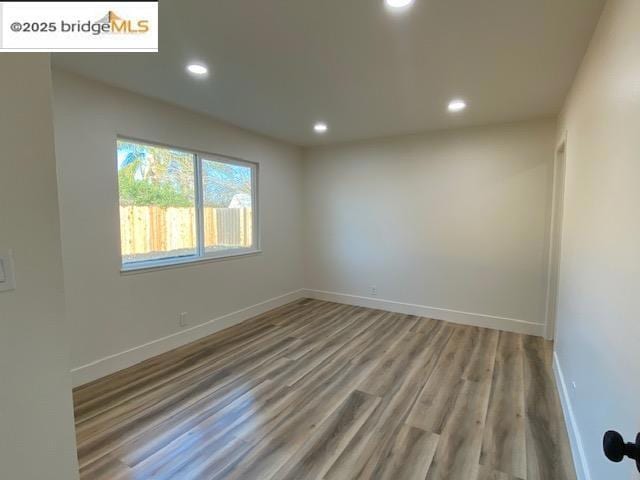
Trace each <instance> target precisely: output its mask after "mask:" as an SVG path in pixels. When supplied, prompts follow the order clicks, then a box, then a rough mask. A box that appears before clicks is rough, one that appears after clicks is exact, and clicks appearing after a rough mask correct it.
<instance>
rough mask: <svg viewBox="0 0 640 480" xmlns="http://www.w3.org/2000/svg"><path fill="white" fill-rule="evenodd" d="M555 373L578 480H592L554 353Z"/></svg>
mask: <svg viewBox="0 0 640 480" xmlns="http://www.w3.org/2000/svg"><path fill="white" fill-rule="evenodd" d="M553 373H554V376H555V379H556V387H557V388H558V393H559V394H560V403H561V404H562V412H563V413H564V421H565V423H566V425H567V431H568V432H569V443H570V444H571V454H572V455H573V464H574V465H575V468H576V476H577V477H578V480H591V473H590V471H589V464H588V463H587V456H586V455H585V452H584V447H583V446H582V437H581V436H580V430H579V429H578V424H577V423H576V418H575V416H574V414H573V408H572V407H571V400H570V398H569V390H568V389H567V384H566V382H565V380H564V374H563V373H562V367H561V366H560V361H559V360H558V355H556V352H553Z"/></svg>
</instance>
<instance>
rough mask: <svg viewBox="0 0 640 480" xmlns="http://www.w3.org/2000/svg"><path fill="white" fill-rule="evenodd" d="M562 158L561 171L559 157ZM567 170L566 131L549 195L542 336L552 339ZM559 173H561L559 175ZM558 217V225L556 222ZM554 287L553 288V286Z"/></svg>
mask: <svg viewBox="0 0 640 480" xmlns="http://www.w3.org/2000/svg"><path fill="white" fill-rule="evenodd" d="M560 158H562V172H560V171H559V170H560V166H561V165H560V162H559V159H560ZM566 172H567V132H566V131H565V132H564V133H563V135H562V139H561V141H560V143H558V146H557V147H556V151H555V154H554V157H553V191H552V195H551V218H550V220H549V222H550V223H549V244H548V246H547V254H548V261H547V288H546V295H545V322H544V323H545V327H544V337H545V338H546V339H547V340H553V339H554V337H555V330H556V320H557V319H556V315H557V304H558V285H559V278H560V260H561V258H560V254H561V251H562V216H563V211H564V189H565V182H566ZM560 174H561V175H560ZM558 218H559V222H560V224H559V225H556V223H558ZM554 287H555V288H554Z"/></svg>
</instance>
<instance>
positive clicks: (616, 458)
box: [602, 430, 640, 472]
mask: <svg viewBox="0 0 640 480" xmlns="http://www.w3.org/2000/svg"><path fill="white" fill-rule="evenodd" d="M602 448H603V449H604V454H605V455H606V456H607V458H608V459H609V460H611V461H612V462H621V461H622V459H623V458H624V457H625V456H626V457H629V458H631V459H632V460H635V461H636V467H637V468H638V471H639V472H640V433H638V435H637V436H636V443H631V442H629V443H625V442H624V439H623V438H622V435H620V434H619V433H618V432H614V431H613V430H609V431H608V432H607V433H605V434H604V438H603V439H602Z"/></svg>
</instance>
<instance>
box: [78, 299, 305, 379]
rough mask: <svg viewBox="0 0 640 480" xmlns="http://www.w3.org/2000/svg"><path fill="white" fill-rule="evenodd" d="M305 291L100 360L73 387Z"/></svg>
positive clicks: (80, 370) (80, 372)
mask: <svg viewBox="0 0 640 480" xmlns="http://www.w3.org/2000/svg"><path fill="white" fill-rule="evenodd" d="M303 292H304V291H303V290H302V289H299V290H294V291H292V292H289V293H285V294H284V295H280V296H277V297H273V298H270V299H268V300H265V301H264V302H260V303H257V304H255V305H251V306H249V307H246V308H243V309H240V310H236V311H235V312H231V313H228V314H226V315H222V316H220V317H217V318H214V319H211V320H209V321H208V322H205V323H201V324H199V325H196V326H194V327H191V328H189V329H186V330H182V331H180V332H176V333H173V334H171V335H167V336H165V337H162V338H158V339H156V340H152V341H150V342H148V343H145V344H143V345H139V346H137V347H133V348H131V349H128V350H125V351H122V352H119V353H115V354H113V355H109V356H107V357H104V358H100V359H98V360H96V361H94V362H91V363H88V364H86V365H82V366H80V367H77V368H74V369H72V370H71V377H72V381H73V387H74V388H75V387H79V386H81V385H84V384H86V383H89V382H92V381H94V380H97V379H99V378H102V377H106V376H107V375H110V374H112V373H115V372H117V371H120V370H123V369H125V368H128V367H131V366H133V365H135V364H137V363H140V362H143V361H144V360H147V359H149V358H152V357H155V356H157V355H161V354H163V353H166V352H168V351H170V350H173V349H175V348H178V347H181V346H183V345H186V344H188V343H191V342H195V341H197V340H200V339H201V338H204V337H206V336H208V335H211V334H213V333H216V332H219V331H220V330H223V329H225V328H229V327H232V326H234V325H237V324H238V323H242V322H244V321H245V320H248V319H250V318H252V317H255V316H257V315H260V314H262V313H265V312H268V311H269V310H273V309H274V308H278V307H280V306H282V305H286V304H287V303H291V302H294V301H296V300H299V299H301V298H303V297H304V295H303Z"/></svg>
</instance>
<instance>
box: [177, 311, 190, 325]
mask: <svg viewBox="0 0 640 480" xmlns="http://www.w3.org/2000/svg"><path fill="white" fill-rule="evenodd" d="M178 324H179V325H180V326H181V327H186V326H187V325H188V323H187V312H182V313H179V314H178Z"/></svg>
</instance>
